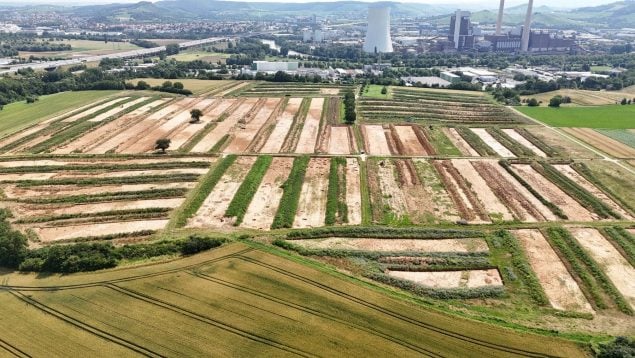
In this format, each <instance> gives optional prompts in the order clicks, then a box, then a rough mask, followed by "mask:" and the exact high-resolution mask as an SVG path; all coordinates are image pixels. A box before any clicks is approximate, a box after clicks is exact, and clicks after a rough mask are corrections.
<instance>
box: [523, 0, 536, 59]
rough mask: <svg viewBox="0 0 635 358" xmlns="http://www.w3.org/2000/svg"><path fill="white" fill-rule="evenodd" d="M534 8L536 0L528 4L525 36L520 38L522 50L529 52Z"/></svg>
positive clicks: (524, 27)
mask: <svg viewBox="0 0 635 358" xmlns="http://www.w3.org/2000/svg"><path fill="white" fill-rule="evenodd" d="M533 7H534V0H529V3H528V4H527V16H525V25H524V26H523V35H522V37H521V38H520V50H521V51H522V52H527V51H528V50H529V34H530V33H531V13H532V11H533Z"/></svg>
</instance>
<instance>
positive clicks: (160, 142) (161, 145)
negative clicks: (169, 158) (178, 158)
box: [154, 138, 172, 153]
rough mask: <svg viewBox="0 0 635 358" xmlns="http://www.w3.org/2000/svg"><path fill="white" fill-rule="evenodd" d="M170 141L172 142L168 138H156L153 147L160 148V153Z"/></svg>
mask: <svg viewBox="0 0 635 358" xmlns="http://www.w3.org/2000/svg"><path fill="white" fill-rule="evenodd" d="M170 143H172V141H171V140H170V139H169V138H161V139H157V142H156V145H155V146H154V149H161V153H165V150H166V149H168V148H170Z"/></svg>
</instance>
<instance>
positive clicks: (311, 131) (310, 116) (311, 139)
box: [295, 97, 324, 154]
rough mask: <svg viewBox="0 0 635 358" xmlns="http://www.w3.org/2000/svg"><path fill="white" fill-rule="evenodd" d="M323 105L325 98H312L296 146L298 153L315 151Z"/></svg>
mask: <svg viewBox="0 0 635 358" xmlns="http://www.w3.org/2000/svg"><path fill="white" fill-rule="evenodd" d="M323 107H324V98H322V97H319V98H318V97H315V98H312V99H311V104H310V106H309V112H308V113H307V115H306V119H305V120H304V126H302V132H301V133H300V139H299V140H298V145H297V146H296V148H295V152H296V153H304V154H311V153H314V152H315V146H316V143H317V138H318V132H319V129H320V119H321V118H322V108H323Z"/></svg>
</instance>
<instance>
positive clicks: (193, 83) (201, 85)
mask: <svg viewBox="0 0 635 358" xmlns="http://www.w3.org/2000/svg"><path fill="white" fill-rule="evenodd" d="M138 81H146V82H147V83H148V84H150V86H160V85H161V84H163V82H165V81H172V82H181V83H182V84H183V85H184V86H185V88H186V89H189V90H190V91H192V92H194V94H200V93H203V92H208V91H211V90H213V89H215V88H218V87H221V86H223V85H226V84H228V83H229V82H231V81H224V80H220V81H211V80H195V79H179V80H165V79H162V78H133V79H131V80H128V81H127V82H132V83H134V84H137V82H138Z"/></svg>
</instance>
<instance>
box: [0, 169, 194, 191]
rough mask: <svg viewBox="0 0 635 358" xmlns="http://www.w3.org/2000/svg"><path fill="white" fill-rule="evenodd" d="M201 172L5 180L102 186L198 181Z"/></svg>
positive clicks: (23, 184) (26, 183)
mask: <svg viewBox="0 0 635 358" xmlns="http://www.w3.org/2000/svg"><path fill="white" fill-rule="evenodd" d="M199 176H200V175H199V174H192V173H181V174H170V175H165V174H161V175H138V176H129V177H109V178H60V179H48V180H23V181H5V183H13V182H15V183H16V186H17V187H22V188H26V187H36V186H51V185H77V186H100V185H115V184H145V183H176V182H193V181H197V180H198V178H199Z"/></svg>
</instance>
